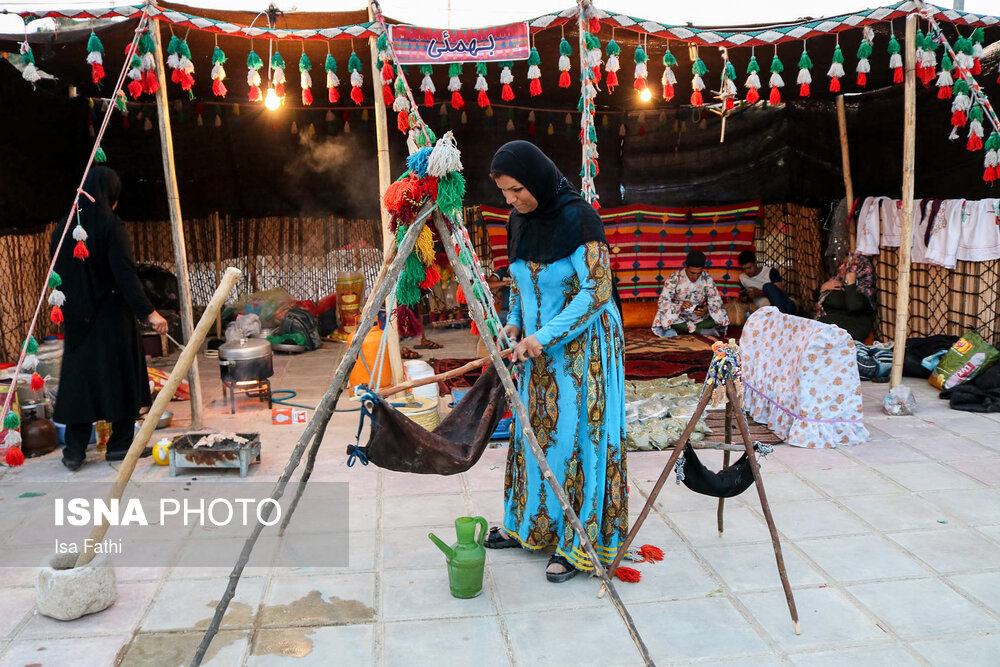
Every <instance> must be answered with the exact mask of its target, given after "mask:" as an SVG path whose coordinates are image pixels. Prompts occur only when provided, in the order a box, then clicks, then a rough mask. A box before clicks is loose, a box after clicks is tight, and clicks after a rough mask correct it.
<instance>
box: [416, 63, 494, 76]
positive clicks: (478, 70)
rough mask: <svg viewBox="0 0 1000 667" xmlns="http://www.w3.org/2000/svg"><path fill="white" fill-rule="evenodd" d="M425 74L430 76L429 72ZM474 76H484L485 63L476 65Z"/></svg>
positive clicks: (485, 72)
mask: <svg viewBox="0 0 1000 667" xmlns="http://www.w3.org/2000/svg"><path fill="white" fill-rule="evenodd" d="M423 69H424V68H423V67H421V68H420V70H421V71H423ZM427 74H430V72H427ZM476 74H480V75H482V76H486V74H487V71H486V63H476Z"/></svg>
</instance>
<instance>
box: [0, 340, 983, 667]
mask: <svg viewBox="0 0 1000 667" xmlns="http://www.w3.org/2000/svg"><path fill="white" fill-rule="evenodd" d="M434 337H435V338H437V339H438V340H440V341H441V342H444V343H446V344H447V346H448V347H447V349H446V350H442V351H438V352H437V353H436V354H437V355H438V356H453V357H468V356H472V349H473V347H472V342H471V339H470V338H469V337H468V336H467V335H466V334H464V333H462V332H443V333H436V334H435V335H434ZM342 350H343V348H342V346H337V345H332V344H327V345H326V346H325V348H324V349H323V350H321V351H317V352H314V353H310V354H307V355H302V356H298V357H278V358H276V363H275V367H276V375H275V378H274V384H275V387H276V388H278V389H284V388H289V389H295V390H296V391H298V392H299V396H298V397H297V400H298V401H301V402H304V403H308V404H315V402H316V401H317V400H318V399H319V397H320V396H321V395H322V392H323V390H324V389H325V387H326V383H327V381H328V378H329V377H330V376H331V375H332V373H333V371H334V368H335V365H336V363H337V361H338V360H339V357H340V354H342ZM201 363H202V378H203V382H204V385H205V394H206V399H207V400H209V401H210V403H209V404H208V406H207V415H206V423H207V425H208V426H209V427H211V428H215V429H219V430H240V431H260V432H261V433H262V434H263V442H264V455H263V461H262V463H260V464H255V465H254V466H253V467H252V469H251V473H252V474H251V476H250V477H249V478H248V479H247V480H245V482H266V483H268V485H270V484H272V483H273V482H274V481H275V480H276V479H277V478H278V476H279V474H280V473H281V471H282V469H283V468H284V466H285V464H286V462H287V460H288V458H289V456H290V455H291V452H292V450H293V448H294V446H295V444H296V441H297V439H298V436H299V434H300V433H301V431H302V427H291V426H283V427H275V426H272V425H271V423H270V415H269V414H268V413H267V412H266V410H264V409H262V407H261V405H260V404H259V403H254V402H252V401H249V400H248V399H241V401H240V403H239V405H238V408H237V413H236V415H235V416H233V415H230V414H229V412H228V409H227V408H226V406H224V405H223V404H222V402H221V392H220V387H219V383H218V372H217V369H216V367H215V364H214V363H213V362H210V361H207V360H202V362H201ZM907 384H909V385H910V386H912V388H913V390H914V393H915V394H916V396H917V400H918V407H919V410H918V414H917V415H916V416H912V417H897V418H889V417H885V416H884V415H882V414H881V412H880V411H879V410H878V409H877V406H878V405H879V404H880V399H881V397H882V395H883V394H884V392H885V391H886V386H885V385H871V384H865V385H864V386H863V391H864V394H865V405H866V410H867V412H868V414H867V415H866V417H867V419H866V422H867V423H868V425H869V426H870V427H871V432H872V441H871V442H869V443H867V444H864V445H860V446H857V447H854V448H851V449H838V450H825V451H813V450H801V449H796V448H792V447H786V446H780V447H778V448H776V450H775V452H774V453H773V454H772V455H771V456H769V457H768V458H767V459H765V460H764V461H763V462H762V466H763V479H764V482H765V486H766V489H767V494H768V499H769V501H770V504H771V507H772V509H773V512H774V517H775V522H776V524H777V527H778V530H779V532H780V534H781V546H782V551H783V554H784V561H785V566H786V568H787V571H788V575H789V578H790V581H791V584H792V587H793V589H794V596H795V604H796V607H797V610H798V615H799V618H800V621H801V626H802V634H801V635H795V634H794V632H793V628H792V623H791V621H790V619H789V615H788V607H787V603H786V600H785V596H784V594H783V592H782V590H781V586H780V582H779V579H778V574H777V568H776V566H775V561H774V553H773V551H772V548H771V544H770V541H769V537H768V533H767V528H766V525H765V522H764V517H763V514H762V512H761V509H760V503H759V501H758V499H757V496H756V494H755V493H753V492H752V490H751V491H750V492H748V493H746V494H744V495H743V496H740V497H738V498H735V499H731V500H729V501H727V503H726V510H725V532H724V534H723V535H721V536H720V535H719V533H718V531H717V528H716V501H715V500H714V499H711V498H705V497H702V496H697V495H695V494H693V493H691V492H690V491H688V490H687V489H686V488H685V487H683V486H677V485H675V484H673V481H672V480H670V481H669V482H668V484H667V485H666V486H665V487H664V488H663V491H662V493H661V495H660V498H659V501H658V503H657V505H656V507H655V508H654V511H653V512H652V513H651V514H650V516H649V518H648V520H647V521H646V523H645V525H644V526H643V528H642V530H641V532H640V534H639V538H638V540H639V543H640V544H641V543H648V544H655V545H657V546H659V547H661V548H662V549H663V550H664V552H665V554H666V558H665V560H664V561H663V562H662V563H657V564H642V565H640V566H638V567H639V569H640V570H641V571H642V573H643V579H642V581H641V582H639V583H637V584H625V583H620V584H618V586H617V588H618V590H619V592H620V595H621V597H622V599H623V601H624V602H625V604H626V606H627V608H628V610H629V613H630V614H631V616H632V618H633V619H634V620H635V623H636V626H637V628H638V629H639V632H640V633H641V635H642V637H643V639H644V641H645V642H646V645H647V646H648V648H649V651H650V654H651V656H652V658H653V660H654V661H655V662H656V663H657V664H660V665H664V664H699V665H716V666H721V665H740V666H741V667H753V666H757V665H759V666H773V665H796V666H802V667H806V666H808V667H819V666H826V665H860V666H867V665H892V666H893V667H895V666H903V665H963V666H964V665H995V664H997V659H996V656H997V655H998V654H1000V490H998V486H1000V418H995V417H997V416H996V415H988V416H983V415H971V414H964V413H958V412H952V411H950V410H948V409H947V406H946V405H945V404H944V403H943V402H941V401H939V400H938V399H937V398H936V395H935V392H934V391H933V390H932V389H931V388H930V387H929V386H928V385H927V384H926V383H923V382H917V381H908V382H907ZM355 405H356V404H355V403H351V402H349V401H347V400H346V399H345V400H344V401H343V402H342V403H341V407H343V408H351V407H354V406H355ZM174 407H176V408H177V409H176V410H175V412H177V417H176V418H175V423H177V424H178V425H179V426H183V425H184V424H185V423H186V419H187V415H186V411H187V408H186V406H185V405H183V404H179V403H175V404H174ZM356 427H357V413H356V412H354V413H351V412H345V413H338V414H337V415H335V417H334V419H333V421H332V422H331V424H330V427H329V429H328V431H327V436H326V439H325V441H324V443H325V444H324V447H323V449H322V450H321V453H320V456H319V459H318V461H317V463H316V466H315V470H314V472H313V476H312V480H313V482H314V483H315V482H347V483H348V484H349V491H350V503H349V508H350V509H349V522H350V540H349V545H348V547H347V551H348V553H349V559H350V560H349V564H348V565H347V566H345V567H309V566H308V564H306V565H305V566H300V567H291V566H285V565H268V564H267V563H270V562H272V561H267V563H264V564H261V565H260V566H258V567H253V568H248V570H247V571H246V572H245V573H244V575H243V578H242V580H241V582H240V584H239V587H238V589H237V591H236V596H235V598H234V600H233V602H232V603H231V604H230V606H229V612H228V613H227V615H226V617H225V621H224V625H223V631H222V632H220V633H219V635H218V636H217V637H216V639H215V641H214V642H213V644H212V646H211V647H210V649H209V651H208V653H207V655H206V661H205V663H204V664H210V665H224V666H229V665H252V666H255V667H256V666H263V665H266V666H271V665H286V664H287V665H292V664H294V665H330V664H343V665H386V666H390V665H393V666H394V665H405V666H407V667H413V666H416V665H425V664H426V665H430V664H434V665H438V664H463V663H470V664H477V665H486V666H492V665H521V666H527V665H531V666H534V665H548V664H556V663H568V664H582V665H638V664H641V661H640V659H639V656H638V653H637V652H636V649H635V646H634V644H633V643H632V641H631V640H630V638H629V635H628V633H627V632H626V629H625V626H624V625H623V623H622V621H621V618H620V616H619V615H618V613H617V612H616V611H615V609H614V608H613V607H612V605H611V604H610V602H609V601H608V599H607V598H604V599H599V598H598V597H597V592H598V590H599V588H600V586H599V584H598V583H597V581H595V580H594V579H592V578H589V577H577V578H576V579H574V580H572V581H570V582H568V583H566V584H564V585H560V586H554V585H552V584H549V583H547V582H546V581H545V580H544V575H543V572H544V567H545V557H544V556H541V555H532V554H529V553H526V552H522V551H521V550H517V549H510V550H505V551H498V552H488V560H487V570H486V579H485V587H484V592H483V594H482V595H481V596H479V597H477V598H474V599H472V600H459V599H456V598H453V597H452V596H451V595H450V594H449V592H448V579H447V573H446V570H445V561H444V557H443V555H442V554H441V553H440V552H439V551H438V549H437V548H436V547H435V546H434V545H433V544H432V543H431V542H430V540H428V539H427V533H429V532H433V533H436V534H437V535H439V536H441V537H442V538H443V539H444V540H445V541H446V542H451V541H453V540H454V528H453V526H452V525H451V522H452V521H453V519H454V518H455V517H457V516H461V515H466V514H481V515H483V516H485V517H486V518H487V519H488V520H490V521H491V522H495V521H496V520H497V519H498V518H499V516H500V511H501V507H502V505H501V490H502V486H503V469H504V459H505V454H506V450H505V448H503V447H500V448H496V449H489V450H487V451H486V453H485V454H484V456H483V458H482V460H481V461H480V462H479V463H478V464H477V465H476V466H475V467H474V468H473V469H472V470H470V471H469V472H467V473H464V474H461V475H456V476H453V477H436V476H427V477H424V476H416V475H404V474H399V473H394V472H388V471H381V470H378V469H375V468H374V467H373V466H369V467H367V468H363V467H361V466H355V467H353V468H348V467H347V466H346V463H345V456H344V453H343V452H344V445H345V444H346V443H348V442H352V441H353V439H354V432H355V430H356ZM666 458H667V454H666V453H656V452H646V453H637V454H633V455H631V456H630V458H629V481H630V485H631V496H632V497H631V500H632V507H631V510H632V514H633V518H634V516H635V515H637V514H638V511H639V509H640V508H641V507H642V505H643V503H644V502H645V499H646V497H647V496H648V494H649V493H650V491H651V489H652V487H653V484H654V482H655V480H656V478H657V477H658V476H659V474H660V472H661V471H662V468H663V465H664V463H665V461H666ZM701 458H702V459H703V460H704V461H705V463H706V465H708V466H709V467H710V468H718V467H719V465H720V461H721V456H720V455H718V454H717V453H716V452H705V453H704V454H703V455H701ZM230 472H231V471H230ZM113 475H114V470H113V469H112V468H111V467H109V466H108V465H107V464H105V463H104V462H103V461H99V460H97V458H96V455H93V460H91V461H90V462H89V463H88V464H87V466H85V467H84V468H83V469H82V470H81V471H80V472H78V473H76V474H75V475H74V474H71V473H68V472H67V471H66V470H65V469H64V468H63V467H62V466H61V465H60V464H59V460H58V455H57V454H53V455H50V456H48V457H45V458H42V459H36V460H31V461H29V462H28V464H27V465H25V466H24V467H23V468H20V469H13V470H11V469H0V498H4V499H6V500H5V501H3V502H0V520H2V523H0V526H3V536H2V537H0V540H3V542H4V543H5V544H16V543H18V540H21V543H23V544H28V543H32V544H36V545H37V544H40V543H47V541H48V540H49V539H51V535H50V534H49V533H47V532H42V533H34V534H32V535H23V534H21V533H19V532H18V530H17V526H18V525H19V519H18V514H17V512H19V511H21V510H20V508H31V507H32V501H31V500H30V499H27V500H25V499H20V498H18V496H20V495H21V492H22V490H23V488H25V485H26V484H30V483H31V482H37V481H50V482H58V483H65V482H69V481H73V482H78V481H91V482H101V483H107V482H108V481H110V480H111V479H112V477H113ZM196 478H201V479H202V480H204V479H223V480H226V481H232V482H234V483H240V482H239V480H238V478H237V477H235V473H233V474H232V475H227V474H226V473H215V474H205V475H199V474H198V473H197V472H190V473H188V472H185V473H182V475H181V478H180V481H182V482H183V483H184V484H186V482H188V481H192V480H195V479H196ZM135 479H136V480H140V481H156V480H163V479H168V477H167V471H166V469H165V468H161V467H158V466H155V465H153V464H152V463H151V462H149V460H143V461H142V462H140V464H139V466H138V468H137V469H136V473H135ZM329 511H330V508H328V507H325V506H324V505H323V504H322V503H312V504H308V503H307V504H304V505H303V506H301V507H300V509H299V513H298V514H297V515H296V521H293V522H292V524H291V526H290V527H289V530H288V532H287V534H286V535H285V537H284V538H283V541H279V540H278V538H277V537H276V536H274V535H271V536H270V537H268V538H267V539H269V540H271V542H269V544H270V545H271V546H272V547H274V546H275V545H277V546H278V547H279V548H281V549H285V550H287V551H289V552H291V553H293V554H300V555H301V554H302V553H308V552H309V551H310V550H322V549H324V548H327V547H326V545H328V544H330V540H335V539H341V538H342V537H343V535H342V534H341V535H337V534H335V533H333V532H332V531H333V529H332V528H331V527H330V526H329V525H328V523H329V522H328V521H327V520H326V519H327V515H328V512H329ZM187 534H194V533H184V532H179V533H177V534H176V535H174V536H172V537H171V539H170V540H169V541H164V542H161V543H160V546H156V545H152V546H146V547H145V548H146V549H147V552H148V553H149V557H150V558H153V557H159V558H161V559H165V560H166V561H169V562H165V563H162V564H161V563H159V562H157V563H155V564H153V563H150V564H149V566H148V567H131V568H124V567H120V568H119V569H118V579H119V581H118V601H117V603H116V604H115V605H114V606H112V607H111V608H110V609H108V610H106V611H104V612H100V613H98V614H94V615H91V616H87V617H84V618H82V619H79V620H77V621H72V622H59V621H54V620H52V619H49V618H45V617H42V616H39V615H38V614H37V613H35V611H34V600H35V592H34V589H33V586H34V571H33V570H32V569H30V568H5V569H4V570H3V571H2V572H0V576H2V577H3V580H4V591H3V594H2V595H0V667H6V666H8V665H9V666H12V667H14V666H16V667H21V666H23V665H45V666H49V665H51V666H53V667H55V666H61V665H73V666H74V667H88V666H90V665H93V666H95V667H99V666H104V665H111V664H122V665H142V666H144V667H145V666H154V667H159V666H163V667H173V666H174V665H186V664H188V662H189V661H190V658H191V655H192V654H193V652H194V650H195V647H196V646H197V644H198V643H199V642H200V641H201V637H202V630H203V628H204V627H205V625H206V624H207V622H208V619H209V618H210V617H211V616H212V613H213V610H214V607H215V604H216V602H217V601H218V600H219V599H220V597H221V596H222V594H223V592H224V590H225V587H226V583H227V580H228V570H229V568H228V567H185V566H183V565H182V563H184V562H186V561H185V560H184V559H185V558H186V557H187V556H191V555H192V554H191V552H192V551H195V552H196V551H197V547H195V546H193V544H192V543H190V542H189V541H187V540H186V539H185V537H184V536H185V535H187ZM219 537H220V538H222V537H224V535H223V534H222V533H220V534H219ZM262 539H263V538H262ZM224 541H225V542H226V543H227V545H228V548H229V549H231V551H232V553H234V554H235V553H236V551H238V549H239V546H240V543H241V541H242V533H241V534H240V535H239V536H233V537H229V538H228V539H227V540H224ZM229 542H231V543H232V544H228V543H229ZM222 543H223V542H222V541H220V542H219V544H222ZM262 544H264V542H262ZM262 548H263V547H262ZM255 553H256V552H255ZM193 555H197V554H196V553H195V554H193Z"/></svg>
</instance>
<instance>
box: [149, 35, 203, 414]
mask: <svg viewBox="0 0 1000 667" xmlns="http://www.w3.org/2000/svg"><path fill="white" fill-rule="evenodd" d="M151 23H152V26H155V27H152V26H150V29H149V32H150V35H151V36H152V38H153V44H154V47H155V48H154V49H153V50H154V51H155V53H156V78H157V79H158V80H159V82H160V90H159V92H157V93H156V115H157V118H158V120H159V124H160V148H161V152H162V154H163V177H164V181H165V182H166V186H167V208H168V209H169V210H170V232H171V235H172V236H173V241H174V264H175V265H176V266H177V292H178V295H179V296H180V302H181V303H180V306H181V334H182V337H183V340H184V344H185V345H189V344H190V342H191V335H192V334H193V333H194V314H193V312H192V309H191V277H190V276H189V275H188V266H187V246H186V245H185V243H184V218H183V217H182V216H181V197H180V193H179V192H178V190H177V170H176V168H175V166H174V140H173V135H172V134H171V132H170V101H169V100H168V99H167V75H166V73H165V69H164V66H163V50H162V49H161V48H160V46H161V44H162V43H163V39H162V34H161V27H160V22H159V21H156V20H154V21H152V22H151ZM199 345H200V343H199ZM188 385H189V386H190V388H191V428H192V429H199V428H201V419H202V408H203V406H202V404H201V376H200V375H199V373H198V364H197V363H193V364H191V370H190V371H189V372H188Z"/></svg>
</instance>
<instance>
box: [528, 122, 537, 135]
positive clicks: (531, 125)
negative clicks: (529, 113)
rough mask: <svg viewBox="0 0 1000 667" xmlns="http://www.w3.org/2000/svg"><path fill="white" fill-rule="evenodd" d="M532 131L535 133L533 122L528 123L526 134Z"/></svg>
mask: <svg viewBox="0 0 1000 667" xmlns="http://www.w3.org/2000/svg"><path fill="white" fill-rule="evenodd" d="M534 133H535V124H534V123H528V134H534Z"/></svg>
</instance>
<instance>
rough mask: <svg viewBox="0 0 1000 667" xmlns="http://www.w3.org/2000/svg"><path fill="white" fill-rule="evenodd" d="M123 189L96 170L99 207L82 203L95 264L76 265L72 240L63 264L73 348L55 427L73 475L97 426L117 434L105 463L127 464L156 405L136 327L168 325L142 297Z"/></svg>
mask: <svg viewBox="0 0 1000 667" xmlns="http://www.w3.org/2000/svg"><path fill="white" fill-rule="evenodd" d="M121 189H122V184H121V180H120V179H119V178H118V174H116V173H115V172H113V171H112V170H110V169H108V168H107V167H94V168H93V169H91V171H90V173H89V174H88V175H87V179H86V181H85V182H84V184H83V190H84V192H86V193H87V194H89V195H90V196H91V197H93V198H94V201H93V202H91V201H90V200H89V199H87V197H85V196H81V197H80V222H81V224H82V225H83V228H84V229H85V230H86V232H87V249H88V250H89V252H90V256H89V257H88V258H87V259H84V260H79V259H76V258H74V257H73V245H74V244H73V242H72V239H69V238H67V239H66V241H65V242H64V243H63V245H62V248H61V249H60V251H59V257H58V259H57V260H56V266H55V270H56V272H57V273H58V274H59V275H60V276H61V277H62V283H63V284H62V287H61V289H62V291H63V293H65V295H66V303H65V305H63V308H62V310H63V316H64V317H65V324H64V328H65V335H66V340H65V349H64V351H63V361H62V375H61V377H60V379H59V395H58V398H57V400H56V408H55V420H56V421H58V422H60V423H63V424H66V447H65V449H64V450H63V459H62V461H63V464H64V465H65V466H66V467H67V468H69V469H70V470H77V469H78V468H79V467H80V466H81V465H83V462H84V459H85V458H86V450H87V443H88V442H89V440H90V432H91V425H92V424H93V423H94V422H95V421H98V420H104V421H108V422H111V426H112V434H111V439H110V440H108V449H107V454H106V455H105V458H106V459H107V460H109V461H119V460H121V459H123V458H125V452H127V451H128V448H129V445H130V444H131V443H132V435H133V431H134V423H135V419H136V417H138V415H139V408H141V407H143V406H148V405H149V404H150V394H149V378H148V376H147V374H146V361H145V358H144V356H143V353H142V346H141V344H140V342H139V328H138V324H137V322H136V319H137V318H138V319H142V320H145V321H147V322H149V323H150V325H152V327H153V329H154V330H155V331H156V332H157V333H161V334H162V333H166V331H167V321H166V320H165V319H163V317H161V316H160V314H159V313H157V312H156V311H155V310H154V309H153V306H152V304H150V302H149V299H147V298H146V295H145V294H144V293H143V291H142V287H141V286H140V284H139V278H138V276H137V275H136V271H135V262H134V261H133V259H132V248H131V244H130V243H129V239H128V235H127V234H126V233H125V226H124V225H123V224H122V221H121V220H120V219H119V218H118V216H117V215H115V213H114V208H115V206H117V204H118V195H119V194H120V193H121ZM61 234H62V227H56V229H55V230H54V231H53V232H52V241H51V243H50V246H49V253H50V254H54V253H55V251H56V246H57V245H58V243H59V237H60V235H61Z"/></svg>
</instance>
